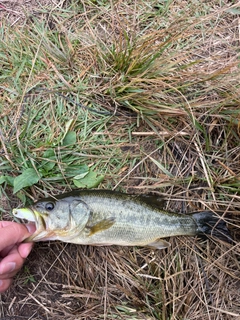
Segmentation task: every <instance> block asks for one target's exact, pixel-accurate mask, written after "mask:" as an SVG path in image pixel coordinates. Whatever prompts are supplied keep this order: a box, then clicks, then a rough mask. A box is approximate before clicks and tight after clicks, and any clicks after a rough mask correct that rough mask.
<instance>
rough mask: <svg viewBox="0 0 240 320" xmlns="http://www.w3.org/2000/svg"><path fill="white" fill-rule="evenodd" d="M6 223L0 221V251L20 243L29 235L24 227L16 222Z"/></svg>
mask: <svg viewBox="0 0 240 320" xmlns="http://www.w3.org/2000/svg"><path fill="white" fill-rule="evenodd" d="M6 222H8V221H1V224H0V227H2V228H1V242H0V251H2V250H3V249H4V248H5V247H8V246H11V245H13V244H15V243H19V242H22V241H23V240H24V239H26V238H27V237H29V236H30V235H31V233H30V232H29V231H28V229H27V227H26V226H25V225H23V224H19V223H16V222H9V223H6Z"/></svg>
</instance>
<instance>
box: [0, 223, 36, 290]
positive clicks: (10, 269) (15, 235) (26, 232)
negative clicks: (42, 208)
mask: <svg viewBox="0 0 240 320" xmlns="http://www.w3.org/2000/svg"><path fill="white" fill-rule="evenodd" d="M34 231H35V225H34V224H27V225H24V224H19V223H16V222H11V221H0V293H1V292H4V291H6V290H7V289H8V288H9V286H10V285H11V283H12V278H13V277H14V276H15V274H16V273H17V272H18V271H19V269H21V267H22V265H23V263H24V261H25V259H26V257H27V256H28V255H29V253H30V251H31V249H32V246H33V243H21V242H22V241H23V240H24V239H26V238H27V237H29V236H30V235H31V234H32V233H33V232H34Z"/></svg>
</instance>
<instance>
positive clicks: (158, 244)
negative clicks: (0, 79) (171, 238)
mask: <svg viewBox="0 0 240 320" xmlns="http://www.w3.org/2000/svg"><path fill="white" fill-rule="evenodd" d="M170 245H171V244H170V243H169V242H167V241H166V240H163V239H156V240H155V241H153V242H151V243H148V244H147V246H148V247H150V248H153V249H165V248H168V247H170Z"/></svg>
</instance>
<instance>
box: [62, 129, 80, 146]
mask: <svg viewBox="0 0 240 320" xmlns="http://www.w3.org/2000/svg"><path fill="white" fill-rule="evenodd" d="M76 141H77V134H76V132H75V131H69V132H68V133H67V134H66V135H65V137H64V139H63V141H62V145H63V146H67V145H70V144H74V143H76Z"/></svg>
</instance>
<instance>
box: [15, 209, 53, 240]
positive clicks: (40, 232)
mask: <svg viewBox="0 0 240 320" xmlns="http://www.w3.org/2000/svg"><path fill="white" fill-rule="evenodd" d="M13 215H14V217H16V218H18V219H20V220H21V222H24V223H26V222H27V223H28V222H30V223H31V222H32V223H34V224H35V226H36V230H35V232H34V233H33V234H32V235H31V236H30V237H28V238H26V239H25V240H24V242H32V241H44V240H48V239H49V237H50V236H51V235H52V232H49V230H47V226H46V222H45V220H44V217H43V216H42V215H41V214H39V213H38V212H37V211H35V210H32V209H31V208H19V209H18V208H16V209H13Z"/></svg>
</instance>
